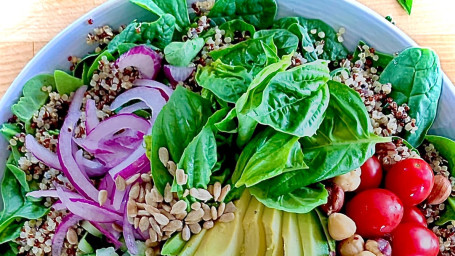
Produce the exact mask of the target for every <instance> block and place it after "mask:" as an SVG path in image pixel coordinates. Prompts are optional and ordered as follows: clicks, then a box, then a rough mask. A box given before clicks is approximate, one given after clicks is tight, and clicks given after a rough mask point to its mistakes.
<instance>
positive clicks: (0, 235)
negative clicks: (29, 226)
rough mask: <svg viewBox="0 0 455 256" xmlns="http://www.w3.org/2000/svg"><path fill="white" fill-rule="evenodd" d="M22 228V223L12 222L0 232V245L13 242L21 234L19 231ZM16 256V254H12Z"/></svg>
mask: <svg viewBox="0 0 455 256" xmlns="http://www.w3.org/2000/svg"><path fill="white" fill-rule="evenodd" d="M23 226H24V223H22V222H12V223H11V224H9V225H8V226H7V227H5V229H4V230H3V231H2V232H0V244H3V243H6V242H9V241H14V240H15V239H16V238H18V237H19V235H20V234H21V229H22V227H23ZM14 255H16V254H14Z"/></svg>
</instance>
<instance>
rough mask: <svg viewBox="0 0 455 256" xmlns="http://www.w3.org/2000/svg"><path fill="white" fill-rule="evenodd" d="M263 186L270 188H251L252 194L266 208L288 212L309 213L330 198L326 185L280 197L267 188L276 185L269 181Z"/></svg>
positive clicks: (298, 190) (316, 185)
mask: <svg viewBox="0 0 455 256" xmlns="http://www.w3.org/2000/svg"><path fill="white" fill-rule="evenodd" d="M260 184H262V183H260ZM263 184H267V185H268V186H266V187H263V186H253V187H250V188H249V190H250V193H251V194H252V195H253V196H254V197H256V199H257V200H258V201H259V202H261V203H263V204H264V205H265V206H267V207H269V208H274V209H278V210H282V211H286V212H294V213H308V212H310V211H312V210H313V209H314V208H316V207H318V206H320V205H323V204H325V203H327V197H328V196H329V194H328V193H327V190H325V187H324V185H322V184H320V183H317V184H315V185H314V186H311V187H300V188H298V189H295V190H293V191H292V192H290V193H283V194H279V195H275V194H271V193H270V190H268V189H267V187H269V188H270V187H271V186H275V185H276V184H274V183H269V182H268V181H265V182H264V183H263Z"/></svg>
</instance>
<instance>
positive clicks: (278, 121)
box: [248, 62, 330, 137]
mask: <svg viewBox="0 0 455 256" xmlns="http://www.w3.org/2000/svg"><path fill="white" fill-rule="evenodd" d="M329 79H330V74H329V69H328V67H327V63H324V62H313V63H309V64H303V65H300V66H298V67H295V68H293V69H290V70H287V71H284V72H280V73H278V74H277V75H276V76H275V77H273V78H272V79H271V80H270V82H269V83H268V84H267V85H266V87H265V88H264V90H263V91H262V95H257V96H256V98H255V99H254V100H255V101H260V104H259V105H258V106H257V107H255V108H252V109H250V110H249V111H248V116H250V117H251V118H253V119H255V120H256V121H257V122H258V123H260V124H264V125H268V126H271V127H273V128H274V129H276V130H278V131H281V132H284V133H289V134H292V135H295V136H298V137H303V136H312V135H313V134H314V133H315V132H316V130H317V129H318V128H319V125H320V124H321V122H322V120H323V118H324V112H325V110H326V109H327V106H328V104H329V91H328V87H327V84H326V83H327V81H328V80H329Z"/></svg>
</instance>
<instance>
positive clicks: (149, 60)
mask: <svg viewBox="0 0 455 256" xmlns="http://www.w3.org/2000/svg"><path fill="white" fill-rule="evenodd" d="M162 60H163V58H162V57H161V55H160V54H159V53H158V52H156V51H154V50H152V49H151V48H149V47H147V46H144V45H139V46H135V47H133V48H131V49H130V50H129V51H127V52H126V53H124V54H122V55H121V56H120V58H118V59H117V61H116V62H115V64H116V65H117V66H118V67H119V69H120V70H123V69H124V68H127V67H135V68H137V69H138V70H139V72H140V73H141V75H142V77H144V78H147V79H155V78H156V76H157V75H158V72H159V71H160V70H161V62H162Z"/></svg>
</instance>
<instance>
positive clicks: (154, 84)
mask: <svg viewBox="0 0 455 256" xmlns="http://www.w3.org/2000/svg"><path fill="white" fill-rule="evenodd" d="M133 84H134V85H135V86H144V87H148V88H154V89H158V90H160V91H162V92H163V93H164V94H163V93H162V94H161V95H162V96H163V97H164V99H166V101H167V100H169V98H170V97H171V95H172V93H173V92H174V90H172V88H171V87H169V86H167V85H165V84H162V83H160V82H158V81H155V80H149V79H136V80H134V83H133Z"/></svg>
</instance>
